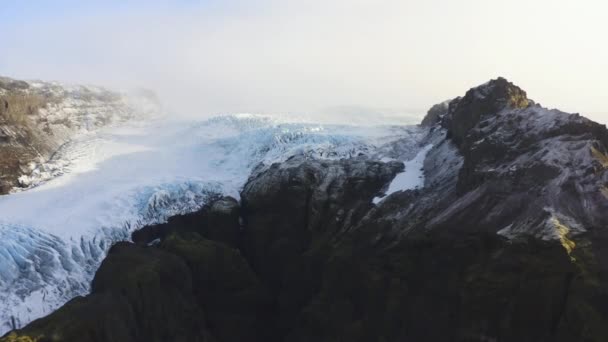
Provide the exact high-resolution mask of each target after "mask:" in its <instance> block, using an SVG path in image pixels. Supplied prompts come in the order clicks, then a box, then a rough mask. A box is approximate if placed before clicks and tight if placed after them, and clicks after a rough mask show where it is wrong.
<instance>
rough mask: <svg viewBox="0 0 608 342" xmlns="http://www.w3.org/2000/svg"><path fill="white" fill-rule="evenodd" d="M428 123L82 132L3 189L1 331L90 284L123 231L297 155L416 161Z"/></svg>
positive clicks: (228, 189)
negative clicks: (24, 184) (8, 190)
mask: <svg viewBox="0 0 608 342" xmlns="http://www.w3.org/2000/svg"><path fill="white" fill-rule="evenodd" d="M425 132H426V130H424V129H422V128H419V127H414V126H412V127H397V126H382V127H362V126H335V125H318V124H305V123H288V122H283V121H280V120H277V119H274V118H270V117H264V116H257V115H230V116H222V117H216V118H212V119H209V120H205V121H194V122H192V121H189V122H168V121H166V120H165V119H160V118H159V119H154V120H150V119H148V120H146V122H145V123H142V122H129V123H125V124H123V125H121V126H109V127H106V128H100V129H96V130H94V131H91V132H87V133H86V134H81V135H79V136H77V137H76V138H74V139H73V140H71V141H70V142H69V143H67V144H65V145H64V146H63V147H62V148H61V149H60V150H59V151H58V152H57V153H56V154H55V156H54V157H53V158H52V159H51V160H50V161H48V162H47V163H42V164H39V165H37V166H36V167H35V170H38V172H39V175H40V176H39V177H38V178H35V177H32V178H29V179H28V181H29V184H30V187H29V188H28V189H26V190H25V191H21V192H17V193H13V194H10V195H7V196H3V197H0V334H1V333H3V332H6V331H7V330H9V329H10V328H11V327H12V322H14V323H15V324H16V325H17V326H22V325H24V324H26V323H28V322H30V321H32V320H33V319H36V318H38V317H40V316H42V315H45V314H47V313H49V312H50V311H52V310H53V309H55V308H57V307H58V306H60V305H62V304H63V303H65V302H66V301H68V300H69V299H71V298H73V297H74V296H77V295H82V294H85V293H87V292H88V290H89V284H90V282H91V280H92V277H93V275H94V272H95V271H96V269H97V267H98V266H99V264H100V263H101V261H102V260H103V258H104V257H105V254H106V251H107V250H108V248H109V247H110V246H111V245H112V244H113V243H114V242H116V241H120V240H128V239H130V234H131V233H132V232H133V231H134V230H135V229H137V228H139V227H141V226H142V225H146V224H150V223H157V222H162V221H165V220H166V219H167V218H168V217H169V216H172V215H175V214H180V213H186V212H191V211H195V210H197V209H198V208H200V207H201V206H202V205H203V204H204V203H206V202H208V201H210V199H212V198H216V197H217V196H219V195H220V194H222V195H229V196H232V197H235V198H238V197H239V191H240V190H241V187H242V186H243V184H244V183H245V182H246V180H247V178H248V177H249V176H250V174H251V173H252V172H254V170H255V171H261V170H264V169H265V168H268V167H269V166H270V165H271V164H272V163H275V162H282V161H285V160H286V159H288V158H290V157H292V156H300V157H303V159H310V158H312V159H344V158H353V157H357V158H369V159H374V160H380V159H382V158H391V159H397V160H407V159H410V158H411V155H412V154H415V153H416V152H417V150H418V149H419V147H418V146H419V143H420V140H421V139H422V138H423V137H424V135H425ZM420 155H421V157H420V158H422V159H423V155H422V154H420ZM406 157H407V158H406ZM420 158H414V159H415V160H416V162H415V163H417V164H416V166H415V168H416V169H420V165H421V161H419V159H420ZM412 165H414V164H412ZM34 174H36V173H35V172H34Z"/></svg>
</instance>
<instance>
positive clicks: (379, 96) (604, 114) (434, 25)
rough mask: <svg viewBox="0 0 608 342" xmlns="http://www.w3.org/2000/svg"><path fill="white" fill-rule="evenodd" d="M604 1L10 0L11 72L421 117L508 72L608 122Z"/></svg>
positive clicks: (186, 110)
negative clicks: (435, 107) (447, 101)
mask: <svg viewBox="0 0 608 342" xmlns="http://www.w3.org/2000/svg"><path fill="white" fill-rule="evenodd" d="M606 13H608V3H607V2H605V1H599V0H578V1H564V0H534V1H531V0H526V1H524V0H511V1H495V0H460V1H453V0H425V1H412V0H323V1H322V0H301V1H291V0H248V1H245V0H199V1H195V0H178V1H175V0H174V1H152V0H148V1H142V0H135V1H127V0H123V1H117V0H103V1H102V0H98V1H97V0H89V1H82V0H80V1H73V0H52V1H51V0H47V1H42V0H29V1H22V0H3V1H2V7H1V8H0V37H1V38H2V39H0V75H6V76H10V77H14V78H20V79H43V80H57V81H63V82H71V83H87V84H100V85H105V86H108V87H113V88H121V89H128V88H132V87H146V88H151V89H153V90H155V91H157V93H158V94H159V95H160V96H161V98H162V99H163V101H164V102H165V103H166V104H167V105H168V107H170V108H172V110H173V111H174V112H175V114H176V115H185V116H194V117H205V116H210V115H215V114H222V113H232V112H253V113H280V114H285V115H294V116H295V115H311V116H313V117H314V116H316V117H331V118H334V119H336V120H348V119H349V118H351V117H354V116H357V117H364V118H369V120H373V119H374V118H375V117H379V115H396V116H399V115H404V116H406V115H416V116H418V117H421V116H422V115H423V114H424V112H425V111H426V110H427V109H428V108H429V107H430V106H431V105H432V104H434V103H438V102H441V101H444V100H446V99H449V98H453V97H456V96H459V95H463V94H464V93H465V92H466V90H467V89H469V88H471V87H473V86H476V85H478V84H481V83H484V82H486V81H488V80H489V79H492V78H496V77H498V76H503V77H506V78H507V79H509V80H511V81H512V82H514V83H515V84H517V85H519V86H520V87H522V88H523V89H525V90H526V91H527V92H528V95H529V97H530V98H532V99H534V100H536V101H537V102H540V103H541V104H542V105H544V106H547V107H550V108H559V109H562V110H565V111H568V112H577V113H581V114H583V115H585V116H588V117H591V118H592V119H595V120H597V121H600V122H603V123H608V105H607V104H606V99H607V98H608V96H607V95H608V94H607V91H606V90H607V89H608V87H607V86H606V85H605V82H606V80H608V44H606V43H605V41H606V39H605V37H606V34H608V20H605V14H606Z"/></svg>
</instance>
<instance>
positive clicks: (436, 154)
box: [4, 79, 608, 342]
mask: <svg viewBox="0 0 608 342" xmlns="http://www.w3.org/2000/svg"><path fill="white" fill-rule="evenodd" d="M436 109H437V108H436ZM438 110H439V111H438ZM425 126H426V127H427V128H426V130H425V133H426V134H425V135H424V137H422V138H421V139H416V140H415V143H416V145H417V148H411V145H410V144H411V139H408V140H409V141H410V142H409V143H407V142H405V141H402V140H399V139H396V140H392V141H390V142H389V143H388V144H387V145H386V146H384V147H382V148H380V149H379V151H392V152H391V153H390V154H389V155H388V156H389V157H393V158H395V159H397V161H395V160H389V159H386V157H387V155H383V153H386V152H380V153H370V154H361V155H359V154H356V155H355V156H354V157H351V158H338V160H325V159H323V158H310V157H308V158H307V157H306V156H305V155H304V156H299V157H293V158H288V159H286V160H279V162H278V163H275V164H273V165H271V166H268V165H263V167H260V168H258V169H255V170H253V172H252V174H251V176H250V177H249V179H248V181H247V182H246V184H245V185H244V186H243V188H242V191H241V192H240V198H241V201H240V204H239V203H237V202H236V200H234V199H229V198H223V199H221V200H220V201H219V202H213V201H211V202H210V203H207V205H206V206H204V207H203V208H202V209H201V210H200V211H199V212H197V213H193V214H189V215H185V216H177V217H174V218H171V219H169V221H168V222H167V223H166V224H160V225H153V226H148V227H145V228H143V229H142V230H140V231H138V232H136V233H134V234H133V240H134V241H135V243H134V244H133V243H121V244H119V245H116V246H115V247H114V248H112V249H111V250H110V252H109V256H108V258H107V259H106V260H105V261H104V262H103V263H102V266H101V268H100V270H99V272H98V273H97V275H96V276H95V280H94V281H93V288H92V293H91V295H89V296H86V297H84V298H79V299H75V300H74V301H72V302H70V303H69V304H67V305H66V306H64V307H63V308H62V309H60V310H58V311H57V312H55V313H53V314H51V315H49V316H47V317H45V318H43V319H40V320H37V321H35V322H33V323H31V324H30V325H28V326H27V327H25V328H24V329H22V330H19V331H16V332H13V333H12V334H10V335H7V336H6V337H5V338H4V341H15V340H17V339H19V338H24V339H27V338H31V339H32V340H46V341H70V340H74V339H78V340H81V341H163V340H175V341H182V340H183V341H185V340H195V341H342V340H348V341H531V342H532V341H605V340H607V339H608V328H607V327H608V302H607V301H606V298H608V291H607V290H606V289H607V288H608V287H607V286H606V285H608V284H606V275H607V274H608V273H607V269H606V250H607V248H606V247H607V246H608V245H607V242H606V239H605V237H604V234H605V233H604V231H605V229H604V227H605V226H606V225H605V223H606V222H605V220H606V217H605V215H602V214H603V213H604V212H605V207H606V205H608V203H607V202H608V198H606V196H605V193H606V190H605V186H606V184H607V182H608V178H607V177H608V176H607V172H606V165H607V163H606V160H608V157H606V152H607V146H608V144H607V142H608V140H607V139H606V137H607V136H608V131H607V130H606V128H605V127H604V126H602V125H599V124H596V123H594V122H591V121H589V120H587V119H585V118H582V117H580V116H579V115H573V114H567V113H563V112H559V111H555V110H547V109H544V108H542V107H540V106H538V105H536V104H534V102H533V101H531V100H529V99H528V98H527V95H526V94H525V92H524V91H523V90H521V89H520V88H518V87H516V86H515V85H513V84H511V83H509V82H508V81H506V80H504V79H497V80H493V81H490V82H489V83H486V84H484V85H481V86H479V87H476V88H473V89H471V90H470V91H468V92H467V94H465V96H463V97H462V98H457V99H455V100H452V101H451V102H450V103H449V106H447V107H446V106H440V107H438V109H437V110H434V111H432V113H430V117H427V118H426V119H425ZM408 146H409V147H408ZM431 146H432V147H431ZM423 147H428V148H429V150H428V151H424V152H425V153H426V158H425V160H424V177H423V178H422V179H421V181H422V182H423V183H424V187H412V186H410V187H405V188H403V189H402V191H395V192H392V193H390V194H388V195H386V196H384V194H383V193H384V192H387V190H388V189H390V188H391V185H392V183H393V181H394V179H395V178H396V177H397V176H398V174H400V173H402V172H406V173H408V172H410V171H411V170H409V171H408V169H405V170H404V165H403V161H404V160H407V159H412V158H414V156H415V155H416V154H419V153H418V152H420V151H421V150H423ZM398 155H400V156H403V155H408V156H409V157H408V158H403V157H401V158H397V156H398ZM381 156H382V157H383V158H380V157H381ZM408 165H409V167H411V166H413V165H416V163H405V167H406V168H407V167H408ZM412 174H416V173H412ZM377 198H380V199H381V200H377ZM127 270H128V271H130V272H128V271H127ZM176 270H177V271H176ZM125 274H132V276H128V275H125ZM123 275H124V276H123ZM105 303H115V304H113V305H105ZM184 313H188V314H186V315H184ZM235 322H238V323H235ZM235 325H236V326H238V327H242V330H239V329H235ZM237 330H238V331H237Z"/></svg>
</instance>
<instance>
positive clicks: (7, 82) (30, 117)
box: [0, 77, 159, 194]
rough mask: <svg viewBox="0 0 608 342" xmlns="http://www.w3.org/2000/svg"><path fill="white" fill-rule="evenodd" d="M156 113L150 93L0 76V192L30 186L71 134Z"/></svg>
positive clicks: (155, 104) (155, 105) (156, 108)
mask: <svg viewBox="0 0 608 342" xmlns="http://www.w3.org/2000/svg"><path fill="white" fill-rule="evenodd" d="M158 110H159V104H158V101H157V100H156V99H155V98H154V95H153V94H143V93H140V94H137V95H133V96H127V95H125V94H121V93H117V92H112V91H109V90H106V89H103V88H99V87H90V86H68V85H61V84H58V83H45V82H39V81H32V82H25V81H18V80H13V79H10V78H5V77H0V194H6V193H8V192H9V191H10V190H11V189H13V188H15V187H27V186H29V185H31V182H30V178H29V177H30V176H33V177H34V178H36V177H37V176H39V174H40V173H44V172H45V169H44V166H42V165H41V164H43V163H44V162H45V161H47V160H48V159H49V158H51V157H52V155H53V153H54V152H55V151H57V149H58V148H59V147H60V146H61V145H62V144H64V143H66V142H67V141H68V140H69V139H70V138H71V137H73V136H74V135H75V134H78V133H82V132H86V131H90V130H94V129H97V128H100V127H103V126H107V125H109V124H112V123H115V122H119V121H124V120H127V119H130V118H133V117H136V116H144V115H150V114H151V113H152V112H158Z"/></svg>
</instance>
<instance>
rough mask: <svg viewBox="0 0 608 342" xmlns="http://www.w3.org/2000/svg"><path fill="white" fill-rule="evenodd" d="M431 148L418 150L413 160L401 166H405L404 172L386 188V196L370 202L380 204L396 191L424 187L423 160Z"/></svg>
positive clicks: (430, 146) (426, 147)
mask: <svg viewBox="0 0 608 342" xmlns="http://www.w3.org/2000/svg"><path fill="white" fill-rule="evenodd" d="M431 148H433V145H432V144H429V145H426V146H425V147H423V148H422V150H420V152H418V154H416V156H415V157H414V158H412V159H411V160H408V161H406V162H404V163H403V166H405V170H404V171H403V172H401V173H399V174H397V176H395V178H394V179H393V181H392V182H391V184H390V185H389V186H388V190H387V191H386V194H385V195H384V196H382V197H375V198H374V199H373V201H372V202H373V203H374V204H378V203H380V202H382V200H383V199H385V198H386V197H388V196H390V195H391V194H393V193H395V192H397V191H405V190H411V189H417V188H421V187H424V159H425V158H426V155H427V153H428V152H429V151H430V150H431ZM382 160H386V159H382Z"/></svg>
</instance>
